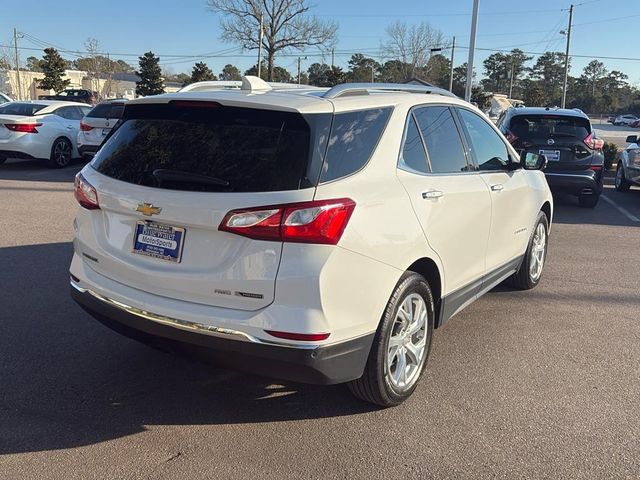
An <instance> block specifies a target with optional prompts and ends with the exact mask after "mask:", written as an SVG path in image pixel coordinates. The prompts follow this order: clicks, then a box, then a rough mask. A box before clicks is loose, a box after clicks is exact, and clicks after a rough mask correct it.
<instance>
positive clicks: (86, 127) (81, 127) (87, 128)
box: [80, 122, 93, 132]
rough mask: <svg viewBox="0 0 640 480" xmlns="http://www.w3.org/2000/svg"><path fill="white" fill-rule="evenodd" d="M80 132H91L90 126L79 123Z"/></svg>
mask: <svg viewBox="0 0 640 480" xmlns="http://www.w3.org/2000/svg"><path fill="white" fill-rule="evenodd" d="M80 130H82V131H83V132H88V131H89V130H93V127H92V126H91V125H87V124H86V123H84V122H80Z"/></svg>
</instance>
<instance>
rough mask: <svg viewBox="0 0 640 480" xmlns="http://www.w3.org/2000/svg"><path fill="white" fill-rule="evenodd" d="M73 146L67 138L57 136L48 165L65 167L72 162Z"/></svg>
mask: <svg viewBox="0 0 640 480" xmlns="http://www.w3.org/2000/svg"><path fill="white" fill-rule="evenodd" d="M72 153H73V146H72V145H71V142H70V141H69V140H67V139H66V138H62V137H61V138H57V139H56V140H55V141H54V142H53V145H51V155H50V156H49V161H48V162H47V165H48V166H49V167H51V168H64V167H66V166H67V165H69V163H70V162H71V154H72Z"/></svg>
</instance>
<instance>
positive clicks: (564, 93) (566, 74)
mask: <svg viewBox="0 0 640 480" xmlns="http://www.w3.org/2000/svg"><path fill="white" fill-rule="evenodd" d="M572 21H573V5H571V6H570V7H569V28H568V29H567V50H566V52H565V54H564V82H563V86H562V108H564V107H565V105H566V104H567V78H568V77H569V46H570V45H571V23H572Z"/></svg>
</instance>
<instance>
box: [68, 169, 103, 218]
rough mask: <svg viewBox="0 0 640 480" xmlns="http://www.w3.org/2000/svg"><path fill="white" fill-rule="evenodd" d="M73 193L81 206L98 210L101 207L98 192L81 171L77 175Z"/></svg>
mask: <svg viewBox="0 0 640 480" xmlns="http://www.w3.org/2000/svg"><path fill="white" fill-rule="evenodd" d="M73 195H74V196H75V197H76V200H77V201H78V203H79V204H80V206H81V207H84V208H86V209H87V210H97V209H99V208H100V204H99V203H98V192H96V189H95V188H93V186H92V185H91V184H90V183H89V182H87V180H86V179H85V178H84V177H83V176H82V174H81V173H78V174H77V175H76V180H75V182H74V183H73Z"/></svg>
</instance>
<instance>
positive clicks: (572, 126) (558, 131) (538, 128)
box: [505, 115, 591, 148]
mask: <svg viewBox="0 0 640 480" xmlns="http://www.w3.org/2000/svg"><path fill="white" fill-rule="evenodd" d="M505 133H506V135H507V138H509V140H510V141H511V143H512V144H513V145H514V146H516V148H517V147H518V146H522V142H532V143H536V142H538V141H546V140H547V139H549V138H556V139H560V138H563V137H566V138H567V139H578V140H583V139H585V138H586V137H587V136H588V135H589V133H591V124H590V122H589V120H588V119H586V118H582V117H573V116H568V115H517V116H515V117H513V118H512V119H511V122H510V127H509V131H508V132H505Z"/></svg>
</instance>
